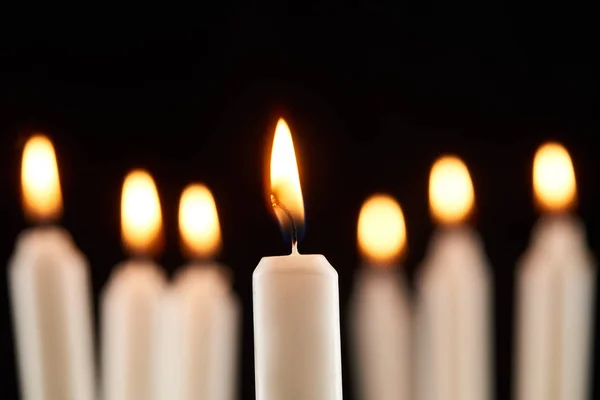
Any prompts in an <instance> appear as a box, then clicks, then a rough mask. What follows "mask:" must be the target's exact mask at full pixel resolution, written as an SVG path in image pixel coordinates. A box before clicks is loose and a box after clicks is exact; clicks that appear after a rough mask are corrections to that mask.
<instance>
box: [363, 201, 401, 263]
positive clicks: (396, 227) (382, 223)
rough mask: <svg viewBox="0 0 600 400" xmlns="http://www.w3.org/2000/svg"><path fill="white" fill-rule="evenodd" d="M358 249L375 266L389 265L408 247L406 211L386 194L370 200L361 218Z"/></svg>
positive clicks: (365, 204)
mask: <svg viewBox="0 0 600 400" xmlns="http://www.w3.org/2000/svg"><path fill="white" fill-rule="evenodd" d="M357 235H358V246H359V248H360V250H361V252H362V253H363V255H364V256H365V257H366V258H367V259H369V260H371V261H373V262H375V265H379V266H389V265H391V264H392V263H393V262H394V261H395V260H396V259H397V258H398V257H399V256H400V255H401V254H402V252H403V251H404V249H405V247H406V225H405V223H404V214H403V213H402V208H400V205H399V204H398V202H396V200H395V199H394V198H393V197H391V196H388V195H385V194H377V195H373V196H371V197H370V198H368V199H367V200H366V201H365V202H364V203H363V206H362V208H361V210H360V215H359V217H358V229H357Z"/></svg>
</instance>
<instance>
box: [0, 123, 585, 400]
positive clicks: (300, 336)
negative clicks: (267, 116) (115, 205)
mask: <svg viewBox="0 0 600 400" xmlns="http://www.w3.org/2000/svg"><path fill="white" fill-rule="evenodd" d="M270 172H271V174H270V178H271V179H270V192H271V203H272V205H273V209H274V212H275V215H276V217H277V219H278V221H279V223H280V224H281V226H282V228H283V229H284V230H285V231H288V232H289V233H290V237H291V238H292V252H291V254H290V255H289V256H281V257H265V258H263V259H262V260H261V261H260V263H259V265H258V266H257V268H256V270H255V272H254V276H253V287H254V290H253V303H254V305H253V307H254V309H253V312H254V336H255V367H256V368H255V373H256V398H257V399H259V400H273V399H293V400H304V399H306V400H309V399H310V400H314V399H323V400H339V399H341V398H342V374H341V350H340V316H339V295H338V279H337V273H336V271H335V269H333V267H332V266H331V265H330V264H329V263H328V262H327V260H326V259H325V258H324V257H323V256H321V255H300V254H299V252H298V248H297V240H296V238H297V235H296V230H297V227H298V226H299V225H300V224H302V223H303V222H304V208H303V198H302V192H301V186H300V179H299V174H298V169H297V162H296V156H295V152H294V146H293V142H292V136H291V133H290V130H289V127H288V126H287V124H286V123H285V121H283V120H280V121H279V123H278V124H277V128H276V131H275V137H274V140H273V150H272V154H271V171H270ZM533 181H534V188H535V193H536V199H537V201H538V203H539V205H540V206H541V207H542V208H543V209H544V210H545V213H544V215H543V217H542V218H541V219H540V221H539V222H538V224H537V226H536V228H535V230H534V232H533V235H532V243H531V245H530V247H529V249H528V250H527V252H526V254H525V255H524V256H523V258H522V260H521V262H520V265H519V268H518V283H517V284H518V289H517V292H518V301H517V306H518V309H517V316H518V322H517V324H516V326H517V348H516V354H517V357H516V363H517V366H516V368H515V372H516V380H517V384H516V388H515V397H516V398H517V399H519V400H548V399H557V400H567V399H569V400H583V399H585V398H586V396H587V394H588V389H589V376H590V373H589V372H590V371H589V368H590V353H591V330H592V328H591V327H592V324H591V320H592V307H593V297H594V281H595V270H594V267H593V263H592V260H591V256H590V254H589V251H588V250H587V248H586V245H585V232H584V228H583V226H582V224H581V222H580V221H579V220H578V219H577V218H576V217H575V216H573V215H571V214H570V213H569V210H570V208H571V207H572V205H573V204H574V201H575V200H576V183H575V174H574V170H573V166H572V162H571V159H570V157H569V154H568V152H567V151H566V150H565V149H564V147H562V146H561V145H559V144H547V145H544V146H542V147H541V148H540V149H539V150H538V152H537V154H536V157H535V160H534V170H533ZM22 188H23V205H24V210H25V213H26V215H27V216H28V217H30V219H32V220H34V221H37V222H40V223H42V222H43V223H46V224H44V225H41V224H40V226H38V227H35V228H32V229H30V230H28V231H25V232H23V233H22V234H21V236H20V237H19V238H18V240H17V244H16V248H15V253H14V255H13V258H12V260H11V262H10V266H9V275H10V286H11V299H12V305H13V317H14V326H15V338H16V341H17V354H18V366H19V375H20V381H21V391H22V395H23V398H24V399H29V400H59V399H60V400H64V399H77V400H88V399H95V398H96V396H97V391H98V389H100V392H101V394H102V398H103V399H105V400H137V399H144V400H146V399H156V400H160V399H191V398H195V399H208V400H210V399H214V400H227V399H233V398H234V397H235V396H236V385H235V382H236V371H237V355H238V354H237V353H238V351H237V346H238V333H239V331H240V326H239V322H240V307H241V305H240V304H239V300H238V298H237V297H236V296H235V294H234V293H233V292H232V290H231V282H230V275H229V272H228V270H227V267H225V266H223V265H219V264H217V263H216V262H214V261H213V259H214V257H215V255H216V254H217V253H218V250H219V247H220V243H221V237H220V227H219V220H218V215H217V208H216V205H215V201H214V199H213V197H212V194H211V193H210V191H209V190H208V188H206V187H205V186H203V185H190V186H189V187H188V188H186V189H185V190H184V192H183V194H182V196H181V200H180V209H179V227H180V232H181V238H182V243H183V248H184V250H185V252H186V253H187V254H188V255H189V257H190V260H191V262H190V264H189V265H187V266H184V267H182V268H181V269H180V270H179V272H178V273H177V274H176V276H175V278H174V279H173V280H172V281H171V282H169V281H168V280H167V279H166V277H165V275H164V273H163V272H162V271H161V269H160V267H158V266H157V265H156V264H154V262H152V261H151V257H150V256H151V255H152V249H154V248H156V247H157V245H158V244H159V243H160V241H161V210H160V203H159V200H158V192H157V189H156V186H155V184H154V181H153V180H152V177H151V176H150V175H149V174H148V173H147V172H144V171H141V170H137V171H133V172H131V173H130V174H129V175H128V176H127V177H126V179H125V181H124V184H123V192H122V203H121V224H122V236H123V241H124V243H125V245H126V247H127V248H128V249H129V251H130V253H131V255H132V258H131V259H130V260H128V261H126V262H124V263H122V264H120V265H118V266H117V267H115V269H114V271H113V273H112V275H111V277H110V278H109V280H108V282H107V284H106V287H105V288H104V289H103V291H102V294H101V300H100V301H101V307H100V308H101V318H100V321H101V330H100V333H101V341H100V344H101V347H100V348H101V360H100V361H101V362H100V364H101V383H100V384H99V385H98V384H97V383H96V372H95V365H96V363H95V361H94V360H95V357H94V352H93V334H92V331H93V329H92V318H91V293H90V289H89V287H90V283H89V269H88V268H89V267H88V264H87V261H86V259H85V257H84V256H83V255H82V254H81V252H80V251H79V250H78V249H77V248H76V246H75V244H74V243H73V240H72V239H71V237H70V236H69V235H68V233H67V232H66V231H64V230H63V229H60V228H58V227H56V226H51V225H48V224H47V223H48V222H51V221H54V220H55V219H56V218H57V217H58V216H59V215H60V212H61V210H62V198H61V191H60V184H59V176H58V167H57V163H56V157H55V154H54V149H53V147H52V144H51V142H50V141H49V140H48V139H47V138H46V137H45V136H41V135H36V136H34V137H32V138H31V139H30V140H29V142H28V143H27V144H26V146H25V149H24V152H23V163H22ZM474 198H475V196H474V189H473V185H472V182H471V179H470V176H469V172H468V169H467V167H466V166H465V164H464V163H463V162H462V161H461V160H460V159H458V158H456V157H443V158H441V159H440V160H438V161H437V162H436V163H435V164H434V166H433V168H432V171H431V176H430V208H431V212H432V214H433V216H434V217H435V219H436V220H437V221H438V222H439V223H440V227H439V228H438V229H437V231H436V232H435V234H434V237H433V238H432V241H431V244H430V248H429V251H428V253H427V256H426V258H425V260H424V261H423V265H422V268H420V270H419V271H420V272H419V274H418V277H417V285H416V286H417V289H418V290H417V298H416V300H415V301H412V300H411V299H410V298H409V294H408V292H407V290H406V288H405V285H404V282H403V280H402V274H401V273H400V274H399V273H397V270H398V269H399V268H400V266H399V260H400V259H401V255H402V252H403V249H404V247H405V243H406V228H405V224H404V216H403V212H402V209H401V208H400V206H399V204H398V203H397V202H396V201H395V200H394V199H393V198H392V197H390V196H388V195H375V196H372V197H371V198H369V199H368V200H367V201H366V202H365V204H364V205H363V207H362V209H361V213H360V216H359V220H358V228H357V232H358V244H359V248H360V250H361V253H362V254H363V257H364V260H365V262H364V264H365V265H363V266H362V267H361V268H360V269H359V270H358V273H357V277H356V279H357V280H356V285H355V293H354V294H353V297H352V307H351V312H352V315H351V318H350V321H351V323H352V326H351V336H350V338H351V340H352V346H351V347H352V349H353V350H354V351H353V353H352V356H353V357H354V358H353V365H354V366H355V368H354V373H355V374H356V375H355V377H356V382H357V385H358V389H359V392H360V398H361V399H365V400H370V399H377V400H392V399H394V400H402V399H409V398H416V399H418V400H439V399H448V400H459V399H460V400H483V399H489V398H491V396H492V393H491V382H492V371H491V359H492V354H491V349H490V340H491V329H490V328H491V326H490V315H491V312H490V311H491V293H490V291H491V287H490V286H491V282H490V280H491V276H490V271H489V266H488V263H487V260H486V256H485V254H484V250H483V246H482V243H481V239H480V238H479V236H478V235H477V233H476V232H475V230H474V229H473V228H472V227H471V226H469V224H468V223H467V221H468V216H469V214H470V212H471V210H472V208H473V204H474Z"/></svg>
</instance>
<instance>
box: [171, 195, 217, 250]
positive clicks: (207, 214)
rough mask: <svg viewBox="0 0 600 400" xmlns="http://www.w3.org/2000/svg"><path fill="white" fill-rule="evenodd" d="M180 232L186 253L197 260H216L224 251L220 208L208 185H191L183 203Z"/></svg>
mask: <svg viewBox="0 0 600 400" xmlns="http://www.w3.org/2000/svg"><path fill="white" fill-rule="evenodd" d="M179 231H180V233H181V240H182V244H183V247H184V251H185V252H187V253H188V254H189V255H190V256H192V257H193V258H210V257H214V256H215V255H216V253H217V252H218V251H219V249H220V248H221V228H220V226H219V215H218V213H217V206H216V204H215V200H214V198H213V195H212V193H211V192H210V190H209V189H208V188H207V187H206V186H204V185H198V184H194V185H189V186H188V187H186V188H185V190H184V191H183V193H182V194H181V200H180V202H179Z"/></svg>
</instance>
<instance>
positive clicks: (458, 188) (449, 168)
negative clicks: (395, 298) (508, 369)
mask: <svg viewBox="0 0 600 400" xmlns="http://www.w3.org/2000/svg"><path fill="white" fill-rule="evenodd" d="M429 202H430V208H431V212H432V214H433V217H434V218H435V219H436V220H437V221H438V222H439V223H441V225H442V226H441V227H440V228H438V229H437V230H436V232H435V234H434V237H433V238H432V241H431V243H430V246H429V249H428V252H427V255H426V257H425V260H424V262H423V264H422V265H421V268H420V270H419V273H418V277H417V290H418V302H417V317H416V318H417V321H416V324H417V337H416V340H417V352H418V354H417V357H418V358H417V368H418V372H417V373H418V380H417V385H418V387H417V395H418V396H417V398H418V399H419V400H439V399H447V400H485V399H489V398H490V395H491V392H490V390H491V388H490V355H489V352H490V347H489V346H490V343H489V342H490V329H489V324H490V322H491V307H490V300H491V299H490V293H489V291H490V287H489V286H490V282H489V275H488V274H489V272H488V266H487V261H486V257H485V255H484V250H483V245H482V243H481V241H480V239H479V236H478V235H477V233H476V232H475V231H474V230H473V229H472V228H471V227H470V226H469V225H468V224H466V223H465V221H466V220H467V218H468V216H469V214H470V213H471V210H472V208H473V204H474V193H473V185H472V182H471V177H470V176H469V171H468V170H467V167H466V166H465V164H464V163H463V162H462V161H461V160H460V159H458V158H456V157H449V156H447V157H442V158H441V159H439V160H438V161H436V163H435V164H434V166H433V168H432V170H431V176H430V180H429Z"/></svg>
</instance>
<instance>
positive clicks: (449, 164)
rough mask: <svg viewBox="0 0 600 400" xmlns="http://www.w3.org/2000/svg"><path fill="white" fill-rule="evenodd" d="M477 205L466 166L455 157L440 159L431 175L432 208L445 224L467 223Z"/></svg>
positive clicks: (435, 216)
mask: <svg viewBox="0 0 600 400" xmlns="http://www.w3.org/2000/svg"><path fill="white" fill-rule="evenodd" d="M474 202H475V194H474V191H473V183H472V182H471V176H470V175H469V170H468V169H467V166H466V165H465V164H464V163H463V162H462V161H461V160H460V159H459V158H458V157H454V156H445V157H442V158H440V159H438V160H437V161H436V162H435V164H434V165H433V167H432V168H431V175H430V176H429V207H430V210H431V213H432V214H433V217H434V219H436V220H437V221H438V222H440V223H442V224H456V223H460V222H464V220H466V219H467V217H468V216H469V214H470V213H471V211H472V210H473V204H474Z"/></svg>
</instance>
